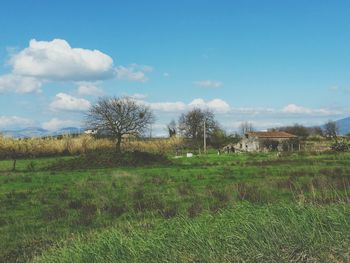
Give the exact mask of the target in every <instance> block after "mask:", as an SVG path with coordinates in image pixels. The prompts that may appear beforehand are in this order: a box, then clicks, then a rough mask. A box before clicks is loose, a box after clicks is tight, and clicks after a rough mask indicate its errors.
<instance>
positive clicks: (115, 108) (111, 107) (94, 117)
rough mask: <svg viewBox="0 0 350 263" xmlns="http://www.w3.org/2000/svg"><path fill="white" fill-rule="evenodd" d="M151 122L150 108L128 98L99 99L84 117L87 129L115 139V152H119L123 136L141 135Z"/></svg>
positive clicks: (152, 117) (152, 119) (152, 116)
mask: <svg viewBox="0 0 350 263" xmlns="http://www.w3.org/2000/svg"><path fill="white" fill-rule="evenodd" d="M153 122H154V115H153V113H152V111H151V110H150V108H149V107H148V106H146V105H143V104H140V103H137V102H136V101H135V100H133V99H132V98H129V97H122V98H117V97H112V98H110V97H106V98H100V99H99V100H98V102H97V103H96V104H95V105H93V106H91V107H90V109H89V111H88V113H87V115H86V125H87V126H88V127H89V128H93V129H97V130H98V131H103V132H105V133H107V134H108V135H110V136H111V137H112V138H114V139H115V149H116V152H120V150H121V147H120V145H121V141H122V137H123V136H125V135H140V134H143V133H144V132H145V131H146V130H147V128H148V127H149V125H150V124H152V123H153Z"/></svg>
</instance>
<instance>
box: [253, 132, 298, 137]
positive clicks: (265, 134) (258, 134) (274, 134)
mask: <svg viewBox="0 0 350 263" xmlns="http://www.w3.org/2000/svg"><path fill="white" fill-rule="evenodd" d="M247 134H248V135H249V136H252V137H258V138H296V137H297V136H295V135H293V134H290V133H288V132H248V133H247Z"/></svg>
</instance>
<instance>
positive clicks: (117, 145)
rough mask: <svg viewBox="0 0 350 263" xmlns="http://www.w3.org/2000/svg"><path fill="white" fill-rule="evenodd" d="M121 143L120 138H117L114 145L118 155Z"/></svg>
mask: <svg viewBox="0 0 350 263" xmlns="http://www.w3.org/2000/svg"><path fill="white" fill-rule="evenodd" d="M121 142H122V136H118V137H117V140H116V143H115V152H116V153H120V152H121V147H120V146H121Z"/></svg>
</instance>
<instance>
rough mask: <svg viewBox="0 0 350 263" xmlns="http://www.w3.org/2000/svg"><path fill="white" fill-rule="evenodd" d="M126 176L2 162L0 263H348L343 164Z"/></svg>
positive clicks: (66, 163)
mask: <svg viewBox="0 0 350 263" xmlns="http://www.w3.org/2000/svg"><path fill="white" fill-rule="evenodd" d="M99 158H101V159H103V157H99ZM128 165H129V167H127V166H124V167H113V165H106V163H105V162H103V161H101V162H91V160H90V161H89V159H87V158H85V157H56V158H40V159H26V160H20V161H18V164H17V171H16V172H11V171H10V169H11V168H12V163H11V161H0V236H1V243H0V262H26V261H35V262H123V261H124V262H130V261H131V262H132V261H139V262H145V261H146V262H148V261H153V262H159V261H165V262H213V261H216V262H225V261H226V262H230V261H242V262H244V261H248V262H293V261H294V262H329V261H334V262H349V261H350V250H349V247H350V222H349V221H350V219H349V218H350V204H349V203H350V154H348V153H343V154H326V153H324V154H304V153H300V154H297V153H295V154H291V155H286V156H282V157H277V156H276V154H273V153H269V154H239V155H221V156H217V155H215V154H209V155H207V156H199V157H194V158H178V159H174V158H171V157H169V161H167V162H163V161H161V162H159V164H155V163H152V164H151V165H142V164H137V166H136V167H133V166H132V162H131V163H130V164H128ZM107 167H108V168H107Z"/></svg>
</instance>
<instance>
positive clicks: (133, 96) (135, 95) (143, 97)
mask: <svg viewBox="0 0 350 263" xmlns="http://www.w3.org/2000/svg"><path fill="white" fill-rule="evenodd" d="M129 97H131V98H133V99H135V100H143V99H145V98H147V95H146V94H141V93H135V94H132V95H130V96H129Z"/></svg>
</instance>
